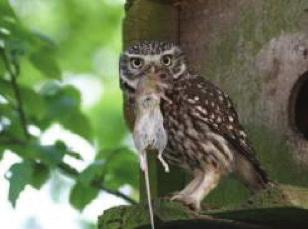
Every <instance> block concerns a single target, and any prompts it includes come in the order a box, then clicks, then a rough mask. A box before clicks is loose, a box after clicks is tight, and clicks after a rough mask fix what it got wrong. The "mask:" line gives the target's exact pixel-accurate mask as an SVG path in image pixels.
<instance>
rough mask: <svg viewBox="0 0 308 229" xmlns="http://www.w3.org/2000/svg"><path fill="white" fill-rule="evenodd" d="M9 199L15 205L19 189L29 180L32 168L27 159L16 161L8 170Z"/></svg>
mask: <svg viewBox="0 0 308 229" xmlns="http://www.w3.org/2000/svg"><path fill="white" fill-rule="evenodd" d="M9 173H10V174H9V176H8V179H9V182H10V188H9V201H10V202H11V204H12V205H13V206H14V207H15V206H16V201H17V199H18V197H19V194H20V192H21V191H23V190H24V188H25V186H26V185H27V184H29V183H30V182H31V179H32V173H33V168H32V166H31V163H30V162H29V161H24V162H22V163H16V164H14V165H12V167H11V168H10V170H9Z"/></svg>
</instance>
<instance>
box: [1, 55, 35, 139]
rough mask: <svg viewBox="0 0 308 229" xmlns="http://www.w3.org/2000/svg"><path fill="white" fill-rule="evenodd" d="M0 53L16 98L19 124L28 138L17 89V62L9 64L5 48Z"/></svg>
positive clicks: (18, 69) (25, 120) (18, 71)
mask: <svg viewBox="0 0 308 229" xmlns="http://www.w3.org/2000/svg"><path fill="white" fill-rule="evenodd" d="M1 53H2V58H3V62H4V64H5V68H6V70H7V72H8V74H9V76H10V80H11V85H12V88H13V91H14V95H15V99H16V104H17V112H18V114H19V118H20V123H21V126H22V128H23V131H24V135H25V137H26V139H29V137H30V135H29V133H28V129H27V119H26V115H25V112H24V109H23V104H22V99H21V95H20V90H19V87H18V85H17V77H18V75H19V73H20V68H19V64H18V63H17V61H16V60H15V61H13V62H12V65H11V63H10V60H9V57H8V55H7V54H6V52H5V50H3V51H2V52H1ZM12 66H14V68H12Z"/></svg>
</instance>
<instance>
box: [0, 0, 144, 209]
mask: <svg viewBox="0 0 308 229" xmlns="http://www.w3.org/2000/svg"><path fill="white" fill-rule="evenodd" d="M115 2H116V1H111V0H109V1H107V0H95V1H88V0H65V1H63V0H53V1H39V0H15V1H11V2H8V1H7V0H0V160H1V159H3V154H4V153H6V152H8V150H9V151H10V152H11V153H14V154H16V155H18V156H19V157H20V158H21V159H22V161H21V162H19V163H16V164H14V165H12V167H11V168H10V170H9V171H8V173H7V175H6V176H7V179H8V180H9V182H10V190H9V196H8V199H9V201H10V202H11V203H12V204H13V205H14V206H15V204H16V201H17V200H18V197H19V194H20V192H22V191H23V190H24V188H25V186H26V185H31V186H33V187H34V188H36V189H40V188H41V187H42V185H43V184H45V183H46V182H47V181H48V179H49V177H50V173H51V172H52V171H54V170H57V169H59V170H60V171H61V172H63V174H66V175H69V176H71V177H72V178H73V179H75V181H76V183H75V185H74V186H73V188H72V190H71V195H70V203H71V204H72V205H73V206H74V207H76V208H77V209H83V208H84V207H85V206H87V204H89V203H90V202H91V201H92V200H93V199H95V198H96V197H97V195H98V193H99V191H101V190H106V191H108V192H109V193H112V194H114V195H118V196H122V197H123V198H126V199H127V200H128V201H130V197H125V195H124V194H123V193H121V192H120V191H119V188H120V187H122V186H123V185H125V184H128V185H130V186H131V187H133V188H134V189H135V190H136V188H137V186H138V174H137V173H138V170H137V169H138V165H137V160H136V156H135V154H134V153H133V152H132V151H131V150H130V149H129V148H128V147H126V146H125V145H124V140H125V138H126V136H127V130H126V127H125V124H124V121H123V117H122V105H121V94H120V90H119V89H118V79H117V78H118V77H117V58H118V54H119V52H120V50H121V36H120V33H121V19H122V16H123V7H122V4H120V3H118V4H116V3H115ZM80 74H86V75H91V76H93V77H94V78H96V80H98V81H99V82H100V84H101V85H102V87H103V95H102V97H101V98H97V99H96V103H95V104H92V106H88V107H84V106H82V104H83V102H82V97H81V94H80V91H79V90H78V89H77V88H75V87H73V86H72V85H69V84H67V83H65V79H66V78H67V77H66V75H70V76H72V77H74V76H76V77H77V76H78V75H80ZM89 90H91V89H90V88H89ZM55 123H57V124H60V125H61V126H62V127H63V128H65V129H66V130H69V131H71V132H72V133H74V134H76V135H79V136H80V137H82V138H84V139H86V140H87V141H89V142H90V143H91V144H93V146H94V145H95V148H96V150H97V151H96V156H95V160H94V161H93V162H92V163H91V164H90V165H89V166H88V167H87V168H86V169H85V170H83V171H81V172H79V171H78V170H77V169H76V168H74V167H72V166H71V165H69V164H68V163H66V162H64V157H72V158H75V159H77V160H82V157H81V155H79V154H78V153H77V152H73V151H72V150H71V149H69V147H68V146H67V145H66V143H65V141H57V142H55V143H54V144H52V145H43V144H42V143H41V139H40V136H41V135H42V133H44V132H45V131H46V130H48V128H50V127H51V126H52V125H53V124H55ZM30 127H32V128H33V127H35V128H36V129H38V130H39V133H40V134H31V131H29V129H30ZM94 143H95V144H94ZM131 201H133V200H131Z"/></svg>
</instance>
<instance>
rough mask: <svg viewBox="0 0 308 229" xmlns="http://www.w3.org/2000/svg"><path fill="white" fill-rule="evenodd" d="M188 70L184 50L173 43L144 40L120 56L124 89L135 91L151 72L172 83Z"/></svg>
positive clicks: (121, 79) (121, 81)
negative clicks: (141, 80)
mask: <svg viewBox="0 0 308 229" xmlns="http://www.w3.org/2000/svg"><path fill="white" fill-rule="evenodd" d="M186 71H187V67H186V61H185V57H184V53H183V52H182V50H181V49H180V48H179V47H178V46H176V45H175V44H173V43H170V42H160V41H142V42H139V43H137V44H135V45H133V46H131V47H129V48H128V49H127V50H125V51H124V52H123V53H122V55H121V57H120V83H121V88H122V89H123V90H128V91H135V90H136V88H137V85H138V82H139V81H140V79H142V78H143V77H147V76H148V75H149V74H151V73H154V74H158V75H159V77H160V78H161V81H162V82H165V83H168V84H169V85H172V83H173V82H174V81H176V80H178V79H180V78H181V76H183V75H184V74H185V73H186Z"/></svg>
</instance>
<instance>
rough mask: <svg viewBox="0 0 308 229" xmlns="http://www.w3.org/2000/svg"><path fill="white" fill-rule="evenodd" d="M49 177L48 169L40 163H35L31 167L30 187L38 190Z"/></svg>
mask: <svg viewBox="0 0 308 229" xmlns="http://www.w3.org/2000/svg"><path fill="white" fill-rule="evenodd" d="M49 177H50V170H49V168H48V167H47V166H46V165H44V164H42V163H37V162H35V163H34V166H33V174H32V180H31V185H32V186H33V187H34V188H36V189H40V188H41V187H42V186H43V185H44V184H45V183H46V182H47V180H48V179H49Z"/></svg>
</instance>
